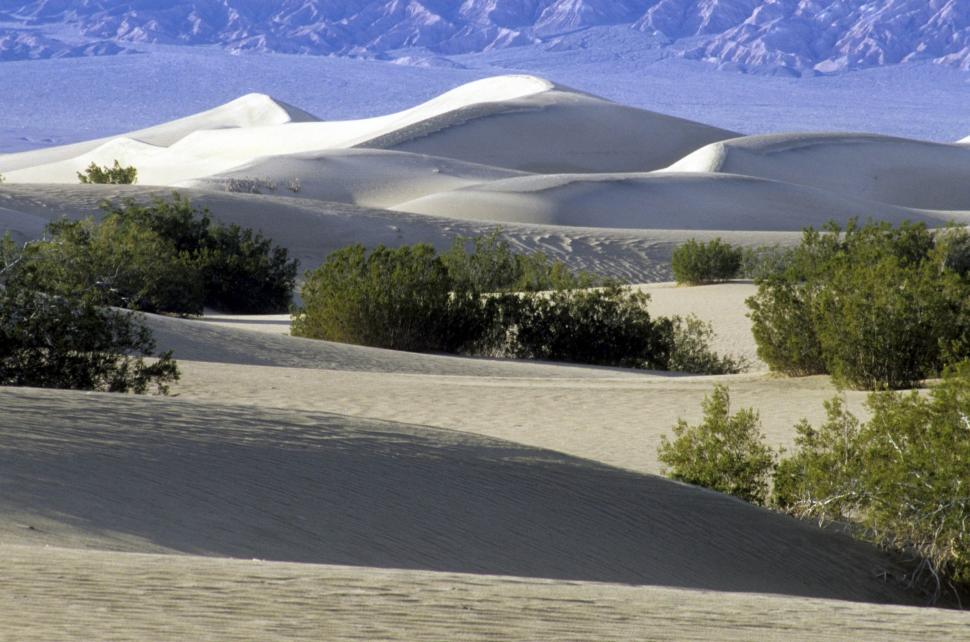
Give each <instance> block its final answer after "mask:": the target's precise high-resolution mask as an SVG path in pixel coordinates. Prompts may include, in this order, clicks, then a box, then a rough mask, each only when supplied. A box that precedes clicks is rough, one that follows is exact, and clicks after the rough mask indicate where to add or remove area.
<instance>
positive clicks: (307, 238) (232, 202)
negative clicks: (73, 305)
mask: <svg viewBox="0 0 970 642" xmlns="http://www.w3.org/2000/svg"><path fill="white" fill-rule="evenodd" d="M283 191H285V190H283ZM177 192H178V193H179V194H182V195H183V196H185V197H187V198H190V199H191V201H192V204H193V206H195V207H198V208H209V209H210V210H211V212H212V216H213V218H215V219H216V220H218V221H222V222H224V223H236V224H238V225H241V226H243V227H250V228H253V229H256V230H259V231H262V232H263V234H265V235H266V236H268V237H269V238H271V239H273V241H274V242H275V243H277V244H279V245H281V246H283V247H286V248H287V249H288V250H289V252H290V256H291V257H295V258H297V259H299V260H300V267H301V269H313V268H315V267H317V266H318V265H319V264H320V263H321V262H322V261H323V260H324V258H325V257H326V256H327V255H328V254H329V253H330V252H332V251H333V250H336V249H339V248H341V247H346V246H347V245H350V244H353V243H362V244H364V245H365V246H368V247H374V246H376V245H378V244H384V245H387V246H389V247H397V246H400V245H403V244H411V243H430V244H432V245H434V246H436V247H438V248H439V249H444V248H447V247H449V246H450V245H451V243H452V242H453V239H454V237H455V236H466V237H467V236H474V235H478V234H483V233H486V232H489V231H492V230H495V229H496V227H497V226H496V224H495V223H487V222H478V221H462V220H458V219H456V218H443V217H431V216H426V215H421V214H410V213H407V212H394V211H388V210H378V209H369V208H363V207H359V206H354V205H347V204H340V203H330V202H323V201H314V200H311V199H302V198H292V197H288V196H279V195H276V196H270V195H256V194H236V193H228V192H213V191H210V190H199V189H188V188H179V189H178V190H177ZM172 194H173V190H171V189H168V188H164V187H147V186H140V185H51V184H40V185H17V184H4V185H0V208H2V209H0V216H3V220H4V222H5V223H6V224H8V225H9V226H10V227H7V229H8V230H9V231H11V232H12V233H13V236H14V238H15V239H16V240H18V241H26V240H28V239H33V238H38V237H39V236H40V234H41V232H42V227H43V225H44V224H46V222H47V221H51V220H55V219H57V218H61V217H68V218H77V217H79V216H91V215H94V216H97V215H98V214H99V213H100V210H99V208H98V204H99V203H100V202H101V201H102V200H105V199H108V200H114V201H121V200H124V199H125V198H135V199H138V200H141V201H147V200H149V199H151V198H152V197H161V198H167V197H171V195H172ZM501 233H502V236H503V237H505V238H506V239H508V241H509V242H510V243H511V244H512V246H513V248H515V249H516V250H517V251H533V250H539V251H542V252H544V253H546V254H547V255H548V256H550V257H552V258H555V259H559V260H562V261H565V262H566V263H567V265H569V266H570V267H571V268H573V269H579V270H592V271H595V272H598V273H600V274H604V275H610V276H615V277H617V278H622V279H625V280H628V281H630V282H635V283H643V282H648V281H664V280H669V279H670V265H669V262H670V254H671V252H672V250H673V247H674V246H676V244H677V243H681V242H683V241H684V240H686V239H687V238H695V237H696V238H700V239H704V238H707V237H710V238H714V237H715V236H720V237H722V238H724V239H725V240H728V241H731V242H734V243H740V244H752V243H773V242H776V241H777V242H792V241H794V240H797V237H798V235H796V234H791V233H787V232H765V233H761V234H760V235H752V234H750V233H748V232H740V231H730V230H718V231H716V232H715V231H710V232H707V231H679V230H608V229H597V228H590V227H585V228H570V227H554V226H546V225H531V224H513V223H503V224H501Z"/></svg>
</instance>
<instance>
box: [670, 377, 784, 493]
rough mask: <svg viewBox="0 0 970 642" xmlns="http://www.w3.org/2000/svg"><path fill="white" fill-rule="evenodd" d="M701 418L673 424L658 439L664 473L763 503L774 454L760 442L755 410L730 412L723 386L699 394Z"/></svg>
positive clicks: (762, 439)
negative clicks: (692, 422) (694, 422)
mask: <svg viewBox="0 0 970 642" xmlns="http://www.w3.org/2000/svg"><path fill="white" fill-rule="evenodd" d="M703 408H704V420H703V421H702V422H701V423H700V424H698V425H696V426H691V425H689V424H688V423H687V422H686V421H684V420H683V419H681V420H679V421H678V422H677V425H676V426H674V429H673V430H674V440H673V441H670V440H668V439H667V437H666V436H662V437H661V438H660V447H659V449H658V451H657V458H658V459H659V460H660V462H661V463H663V464H664V465H665V466H667V468H668V470H667V471H665V472H666V473H667V474H669V476H670V477H672V478H673V479H676V480H678V481H683V482H686V483H688V484H695V485H697V486H704V487H705V488H710V489H712V490H716V491H718V492H720V493H725V494H728V495H733V496H734V497H738V498H740V499H743V500H745V501H748V502H752V503H755V504H765V503H766V501H767V498H768V482H769V480H770V479H771V473H772V470H773V469H774V465H775V453H774V452H773V451H772V450H771V448H769V447H768V446H767V445H765V442H764V435H762V434H761V430H760V425H761V424H760V419H759V417H758V413H757V412H755V411H754V410H751V409H750V408H745V409H742V410H739V411H738V412H737V413H735V414H733V415H732V414H731V397H730V393H729V391H728V389H727V388H726V387H725V386H720V385H719V386H715V388H714V391H713V392H712V393H711V395H710V396H706V397H704V403H703Z"/></svg>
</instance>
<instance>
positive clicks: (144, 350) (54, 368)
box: [0, 235, 179, 394]
mask: <svg viewBox="0 0 970 642" xmlns="http://www.w3.org/2000/svg"><path fill="white" fill-rule="evenodd" d="M154 352H155V343H154V341H153V340H152V337H151V332H150V331H149V330H148V328H146V327H144V326H143V325H142V324H140V323H139V322H138V320H137V318H136V317H135V316H133V315H132V314H131V313H129V312H121V311H117V310H112V309H109V308H105V307H103V306H101V305H98V302H97V301H96V300H95V299H94V298H92V297H89V296H86V295H85V294H84V293H83V291H71V292H68V293H66V294H50V293H44V292H40V291H38V290H36V289H35V288H34V287H33V277H32V275H31V274H30V258H29V257H28V256H27V255H26V254H25V252H24V250H23V248H18V247H16V246H15V245H14V243H13V241H12V239H11V238H10V236H9V235H7V236H5V237H4V238H3V239H2V241H0V385H16V386H36V387H43V388H69V389H77V390H101V391H107V392H133V393H139V394H140V393H144V392H147V391H148V390H149V389H154V390H155V391H156V392H158V393H165V392H167V390H168V384H169V383H171V382H173V381H176V380H178V377H179V372H178V367H177V365H176V363H175V361H174V359H173V358H172V354H171V352H165V353H162V354H161V355H160V356H159V358H157V359H155V360H152V361H151V362H146V361H145V359H146V358H148V357H151V356H152V355H153V354H154Z"/></svg>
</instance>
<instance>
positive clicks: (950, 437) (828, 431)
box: [775, 363, 970, 596]
mask: <svg viewBox="0 0 970 642" xmlns="http://www.w3.org/2000/svg"><path fill="white" fill-rule="evenodd" d="M868 406H869V409H870V411H871V413H872V417H871V419H870V420H869V421H868V422H865V423H860V422H859V421H858V420H857V419H856V418H855V417H854V416H852V414H851V413H849V412H848V411H847V410H846V409H845V407H844V404H842V403H841V402H840V401H839V400H834V401H832V402H829V404H828V405H827V410H828V418H827V420H826V422H825V423H824V424H823V425H822V426H821V427H820V428H818V429H814V428H812V427H811V426H810V425H808V424H807V423H806V422H802V423H801V424H800V425H799V426H798V433H799V436H798V438H797V440H796V444H797V450H796V451H795V452H794V454H793V455H792V456H791V457H789V458H787V459H784V460H783V461H782V462H781V464H780V465H779V467H778V470H777V472H776V474H775V500H776V502H777V503H778V504H779V505H780V506H781V507H782V508H784V509H785V510H787V511H789V512H792V513H794V514H796V515H799V516H805V517H813V518H817V519H819V520H822V521H826V520H841V521H848V522H853V523H857V524H859V525H860V526H861V527H863V529H864V530H861V531H859V534H860V535H863V536H865V537H868V538H870V539H873V540H875V541H876V542H878V543H881V544H884V545H889V546H891V547H893V548H896V549H899V550H902V551H909V552H913V553H915V554H916V555H917V556H918V557H919V559H920V560H921V563H920V564H919V566H918V567H917V568H916V571H915V573H914V577H913V579H914V581H915V582H917V583H922V584H924V585H926V584H928V585H929V586H930V588H931V590H932V592H933V593H934V594H935V595H936V596H938V595H939V593H940V591H941V589H943V588H945V587H947V586H948V587H949V588H951V589H954V590H956V589H957V588H959V587H961V586H962V587H963V588H964V589H966V588H967V587H970V466H968V463H967V462H970V420H968V417H970V366H968V364H966V363H963V364H961V365H960V366H958V367H955V368H953V369H951V370H949V371H948V372H947V373H946V374H945V376H944V379H943V381H942V383H941V384H940V385H938V386H936V387H934V388H933V389H932V391H931V393H930V395H929V397H928V398H927V397H924V396H921V395H919V394H917V393H916V392H912V393H907V394H901V393H891V392H885V393H874V394H872V395H871V396H870V397H869V401H868Z"/></svg>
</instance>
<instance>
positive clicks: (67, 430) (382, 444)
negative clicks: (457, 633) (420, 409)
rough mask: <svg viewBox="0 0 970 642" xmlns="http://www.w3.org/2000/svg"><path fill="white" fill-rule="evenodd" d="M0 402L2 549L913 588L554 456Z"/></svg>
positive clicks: (87, 397) (475, 441) (805, 530)
mask: <svg viewBox="0 0 970 642" xmlns="http://www.w3.org/2000/svg"><path fill="white" fill-rule="evenodd" d="M0 398H2V403H3V407H4V414H3V417H2V418H0V440H2V443H3V447H2V448H0V461H2V466H0V468H2V470H3V471H4V476H5V478H6V479H7V483H5V490H4V493H3V496H2V498H0V524H2V533H3V537H4V541H6V542H10V543H20V544H33V545H55V546H65V545H67V546H72V547H77V546H83V547H90V548H101V549H104V548H108V549H110V550H121V551H133V552H156V551H157V552H162V551H169V552H181V553H192V554H197V555H214V556H221V557H245V558H253V557H256V558H260V559H270V560H280V561H299V562H313V563H323V564H344V565H356V566H372V567H373V566H377V567H384V568H412V569H423V570H438V571H453V572H471V573H489V574H500V575H515V576H529V577H543V578H559V579H572V580H593V581H611V582H623V583H636V584H652V585H660V586H677V587H689V588H703V589H712V590H726V591H755V592H767V593H778V594H786V595H800V596H810V597H827V598H838V599H849V600H866V601H876V602H900V601H908V600H911V599H913V598H912V597H907V594H906V592H905V591H904V590H903V588H902V587H901V586H897V585H895V584H894V581H893V580H892V579H888V580H887V579H885V578H884V577H881V576H880V575H879V569H883V570H884V571H887V572H889V573H890V576H892V575H893V574H894V573H895V572H896V571H895V565H894V564H893V562H892V560H891V559H889V558H888V557H887V556H885V555H883V554H881V553H879V552H878V551H877V550H876V549H875V548H872V547H869V546H867V545H864V544H861V543H858V542H856V541H854V540H852V539H850V538H849V537H848V536H844V535H838V534H835V533H830V532H824V531H821V530H819V529H818V528H816V527H815V526H814V525H811V524H807V523H804V522H800V521H797V520H794V519H791V518H789V517H786V516H783V515H779V514H777V513H772V512H770V511H766V510H763V509H759V508H756V507H753V506H751V505H749V504H745V503H743V502H741V501H738V500H736V499H733V498H730V497H727V496H724V495H721V494H718V493H714V492H711V491H707V490H704V489H700V488H696V487H691V486H686V485H682V484H677V483H674V482H671V481H667V480H665V479H662V478H659V477H653V476H644V475H638V474H635V473H630V472H626V471H623V470H620V469H616V468H611V467H608V466H604V465H603V464H599V463H596V462H593V461H590V460H584V459H577V458H572V457H568V456H565V455H561V454H558V453H555V452H553V451H546V450H539V449H535V448H529V447H525V446H521V445H517V444H514V443H512V442H505V441H499V440H495V439H491V438H486V437H480V436H478V435H473V434H470V433H464V432H455V431H449V430H441V429H435V428H427V427H422V426H414V425H407V424H399V423H390V422H381V421H375V420H369V419H360V418H351V417H346V416H343V415H335V414H329V413H326V414H325V413H309V412H304V411H286V410H274V409H261V408H255V407H251V406H250V407H240V406H235V405H222V404H215V403H200V402H189V401H178V400H166V399H132V398H130V397H125V396H121V395H110V394H85V393H69V392H66V391H54V392H43V391H38V390H16V389H14V390H4V391H0ZM119 482H120V483H119ZM796 542H797V546H793V543H796Z"/></svg>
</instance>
